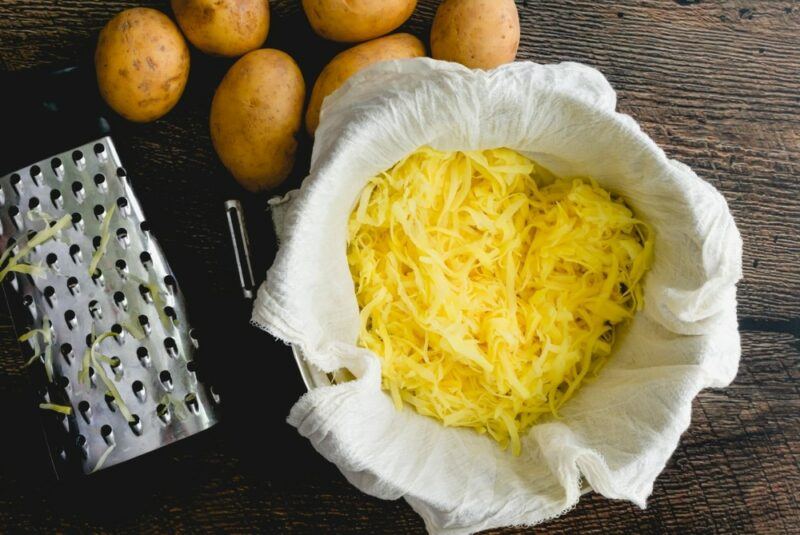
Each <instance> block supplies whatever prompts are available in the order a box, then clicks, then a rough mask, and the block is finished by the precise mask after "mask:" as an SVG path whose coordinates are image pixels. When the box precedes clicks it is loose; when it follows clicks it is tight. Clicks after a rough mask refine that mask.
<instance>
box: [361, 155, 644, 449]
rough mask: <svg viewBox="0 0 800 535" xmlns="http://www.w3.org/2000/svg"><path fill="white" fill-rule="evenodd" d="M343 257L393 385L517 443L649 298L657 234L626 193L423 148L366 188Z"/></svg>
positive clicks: (368, 344)
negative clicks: (648, 274)
mask: <svg viewBox="0 0 800 535" xmlns="http://www.w3.org/2000/svg"><path fill="white" fill-rule="evenodd" d="M348 231H349V242H348V250H347V258H348V262H349V265H350V270H351V273H352V275H353V280H354V282H355V288H356V295H357V298H358V303H359V306H360V309H361V330H360V336H359V345H361V346H362V347H365V348H368V349H370V350H372V351H373V352H374V353H375V354H376V355H378V356H379V357H380V358H381V360H382V379H383V388H384V389H385V390H387V391H388V392H389V393H390V394H391V396H392V398H393V400H394V403H395V404H396V406H397V407H398V409H399V408H402V406H403V402H405V403H408V404H409V405H411V406H412V407H414V409H416V410H417V412H419V413H420V414H423V415H426V416H431V417H433V418H436V419H438V420H440V421H441V422H443V423H444V425H447V426H461V427H469V428H473V429H475V430H476V431H478V432H480V433H488V434H489V435H490V436H491V437H492V438H494V439H495V440H496V441H497V442H499V443H500V445H501V446H503V447H504V448H505V447H508V446H509V445H510V447H511V450H512V451H513V452H514V453H515V454H519V452H520V450H521V443H520V436H521V435H522V433H523V432H525V431H526V430H527V429H528V428H530V427H531V425H533V424H534V423H535V422H536V421H537V419H539V418H540V417H541V416H542V415H545V414H556V413H557V411H558V409H559V407H560V406H561V405H562V404H563V403H564V402H566V401H567V400H568V399H569V398H570V397H571V396H572V395H573V394H574V393H575V390H576V389H577V388H578V386H579V385H580V384H581V381H582V380H583V379H584V378H585V377H586V375H587V374H594V373H596V371H597V370H598V369H599V368H600V366H602V365H603V363H604V362H605V361H606V359H607V358H608V356H609V353H610V351H611V346H612V342H613V338H614V326H615V325H617V324H619V323H620V322H623V321H625V320H626V319H628V318H630V317H631V316H632V315H633V313H634V312H635V311H636V310H637V309H639V308H641V306H642V289H641V285H640V282H641V279H642V276H643V275H644V273H645V271H646V270H647V268H648V267H649V264H650V262H651V257H652V248H653V243H652V239H651V237H650V235H651V233H650V231H649V229H648V227H647V226H646V225H645V224H644V223H642V222H641V221H639V220H638V219H636V218H635V217H634V215H633V213H632V212H631V210H630V209H629V208H628V207H626V206H625V204H624V203H623V202H622V201H621V200H619V199H617V198H615V197H613V196H612V195H610V194H609V193H608V192H607V191H605V190H604V189H602V188H600V187H599V186H598V185H597V184H596V183H594V182H592V181H587V180H578V179H574V180H561V179H554V178H553V177H550V176H549V175H547V173H546V172H544V171H543V170H541V169H540V168H537V167H536V165H535V164H534V163H533V162H532V161H530V160H529V159H527V158H525V157H523V156H522V155H520V154H518V153H516V152H514V151H512V150H509V149H493V150H487V151H482V152H447V153H446V152H439V151H435V150H433V149H430V148H422V149H419V150H418V151H417V152H415V153H413V154H411V155H410V156H408V157H407V158H406V159H404V160H402V161H401V162H399V163H397V164H396V165H395V166H394V167H393V168H392V169H390V170H388V171H386V172H385V173H382V174H380V175H379V176H376V177H374V178H373V179H372V180H371V181H370V182H369V183H368V184H367V186H366V187H365V188H364V190H363V192H362V194H361V197H360V199H359V200H358V202H357V205H356V207H355V209H354V211H353V214H352V216H351V218H350V222H349V229H348Z"/></svg>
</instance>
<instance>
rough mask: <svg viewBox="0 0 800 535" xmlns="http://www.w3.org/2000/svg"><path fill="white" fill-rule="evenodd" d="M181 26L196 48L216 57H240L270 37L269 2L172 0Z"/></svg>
mask: <svg viewBox="0 0 800 535" xmlns="http://www.w3.org/2000/svg"><path fill="white" fill-rule="evenodd" d="M172 11H174V12H175V18H176V19H178V25H179V26H180V27H181V30H183V33H185V34H186V38H187V39H189V42H191V43H192V44H193V45H194V46H196V47H197V48H199V49H200V50H202V51H203V52H205V53H206V54H213V55H215V56H228V57H234V56H241V55H242V54H246V53H247V52H250V51H251V50H255V49H256V48H259V47H261V45H263V44H264V41H265V40H266V39H267V33H269V0H172Z"/></svg>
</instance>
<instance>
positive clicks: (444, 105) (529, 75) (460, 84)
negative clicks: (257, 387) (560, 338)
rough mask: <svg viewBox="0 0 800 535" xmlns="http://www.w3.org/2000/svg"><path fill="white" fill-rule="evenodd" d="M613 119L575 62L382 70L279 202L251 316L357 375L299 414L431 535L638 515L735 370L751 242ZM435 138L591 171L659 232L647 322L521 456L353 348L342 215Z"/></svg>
mask: <svg viewBox="0 0 800 535" xmlns="http://www.w3.org/2000/svg"><path fill="white" fill-rule="evenodd" d="M615 107H616V95H615V93H614V91H613V89H612V88H611V86H610V85H609V83H608V82H607V81H606V79H605V78H604V77H603V75H602V74H600V73H599V72H598V71H596V70H594V69H592V68H589V67H586V66H584V65H580V64H575V63H561V64H558V65H538V64H535V63H528V62H525V63H514V64H510V65H506V66H503V67H500V68H498V69H496V70H493V71H488V72H483V71H471V70H468V69H466V68H464V67H461V66H459V65H456V64H452V63H445V62H438V61H434V60H430V59H414V60H400V61H393V62H387V63H382V64H378V65H376V66H373V67H371V68H369V69H366V70H364V71H362V72H360V73H358V74H357V75H355V76H353V77H352V78H351V79H350V80H349V81H348V82H347V83H346V84H345V85H344V86H343V87H342V88H341V89H339V90H338V91H336V92H335V93H334V94H333V95H331V96H330V97H328V98H327V99H326V100H325V103H324V106H323V110H322V122H321V124H320V127H319V129H318V130H317V137H316V143H315V145H314V153H313V157H312V162H311V172H310V175H309V176H308V178H306V179H305V181H304V183H303V185H302V187H301V188H300V189H299V190H295V191H293V192H291V193H290V194H288V195H287V196H286V197H284V198H282V199H275V200H273V201H272V203H271V204H272V210H273V217H274V222H275V226H276V229H277V232H278V236H279V240H280V248H279V251H278V254H277V257H276V259H275V263H274V264H273V266H272V267H271V269H270V270H269V272H268V274H267V280H266V282H265V283H264V285H263V286H262V287H261V288H260V290H259V293H258V298H257V301H256V304H255V307H254V311H253V322H254V323H255V324H256V325H259V326H261V327H262V328H264V329H265V330H267V331H268V332H270V333H272V334H273V335H274V336H276V337H277V338H279V339H281V340H283V341H284V342H286V343H289V344H293V345H296V346H299V348H300V349H301V350H302V352H303V354H304V355H305V356H306V357H307V360H308V361H310V363H312V364H313V365H314V366H317V367H318V368H320V369H321V370H323V371H326V372H329V371H334V370H337V369H339V368H342V367H347V368H349V369H350V370H351V371H352V372H353V373H354V374H355V375H356V377H357V380H355V381H352V382H349V383H345V384H342V385H338V386H331V387H322V388H318V389H315V390H313V391H311V392H309V393H308V394H306V395H304V396H303V397H302V398H301V399H300V400H299V401H298V402H297V404H296V405H295V406H294V407H293V409H292V411H291V414H290V415H289V422H290V423H291V424H292V425H294V426H296V427H297V428H298V430H299V432H300V433H301V434H302V435H304V436H306V437H308V439H309V440H310V441H311V442H312V444H313V445H314V447H315V448H316V449H317V451H319V452H320V453H321V454H322V455H323V456H325V458H327V459H328V460H330V461H331V462H333V463H335V464H336V465H337V466H338V467H339V469H340V470H341V471H342V473H343V474H344V475H345V477H347V479H348V480H349V481H350V482H351V483H352V484H353V485H355V486H356V487H358V488H359V489H361V490H362V491H364V492H366V493H368V494H371V495H373V496H378V497H380V498H385V499H396V498H405V499H406V500H407V501H408V503H409V504H411V506H412V507H413V508H414V510H416V511H417V512H418V513H419V514H420V515H421V516H422V517H423V519H424V520H425V524H426V526H427V529H428V531H429V532H431V533H453V534H455V533H469V532H474V531H478V530H482V529H488V528H492V527H498V526H508V525H533V524H536V523H538V522H542V521H543V520H545V519H548V518H552V517H554V516H558V515H560V514H562V513H564V512H566V511H567V510H569V509H570V508H571V507H573V506H574V505H575V504H576V503H577V501H578V498H579V496H580V494H581V490H582V487H585V488H588V487H591V489H594V490H595V491H596V492H599V493H601V494H603V495H604V496H606V497H608V498H614V499H626V500H630V501H631V502H633V503H635V504H637V505H638V506H640V507H644V506H645V502H646V500H647V497H648V495H649V494H650V493H651V491H652V488H653V482H654V480H655V478H656V477H657V476H658V474H659V472H661V470H662V469H663V468H664V465H665V463H666V462H667V460H668V459H669V457H670V455H671V454H672V452H673V451H674V450H675V447H676V445H677V442H678V439H679V437H680V435H681V433H682V432H683V431H684V430H685V429H686V428H687V426H688V425H689V420H690V413H691V404H692V399H693V398H694V397H695V395H696V394H697V393H698V392H699V391H700V390H701V389H703V388H705V387H722V386H725V385H727V384H729V383H730V382H731V381H732V380H733V378H734V376H735V375H736V370H737V367H738V363H739V355H740V346H739V334H738V330H737V320H736V286H735V285H736V282H737V281H738V280H739V279H740V278H741V275H742V272H741V254H742V252H741V249H742V243H741V238H740V236H739V233H738V230H737V229H736V226H735V224H734V221H733V218H732V217H731V214H730V213H729V211H728V207H727V204H726V202H725V200H724V199H723V197H722V196H721V195H720V194H719V193H718V192H717V191H716V190H715V189H714V188H713V187H712V186H711V185H709V184H708V183H706V182H704V181H703V180H701V179H700V178H698V177H697V175H695V173H694V172H692V170H691V169H690V168H688V167H687V166H685V165H683V164H681V163H679V162H676V161H674V160H669V159H668V158H667V157H666V156H665V155H664V152H663V151H662V150H661V149H659V148H658V147H657V146H656V145H655V144H654V143H653V141H652V140H650V138H649V137H647V136H646V135H645V134H644V133H643V132H642V131H641V130H640V128H639V126H638V125H637V124H636V122H635V121H634V120H633V119H631V118H630V117H629V116H626V115H621V114H619V113H617V112H615ZM421 145H430V146H432V147H434V148H436V149H440V150H476V149H486V148H493V147H509V148H512V149H515V150H517V151H519V152H520V153H522V154H524V155H526V156H528V157H530V158H532V159H534V160H536V161H537V162H539V163H541V164H542V165H544V166H545V167H547V168H549V169H550V170H551V171H553V172H554V173H555V174H557V175H564V176H592V177H594V178H595V179H596V180H597V181H598V182H599V184H600V185H601V186H603V187H604V188H606V189H608V190H610V191H612V192H614V193H617V194H620V195H621V196H623V197H624V198H625V199H626V201H627V202H628V204H629V205H630V206H631V207H632V208H633V209H634V210H635V211H636V212H637V214H639V216H640V217H642V218H644V219H645V220H646V221H648V222H649V223H650V224H651V225H652V227H653V228H654V229H655V233H656V234H655V235H656V238H655V240H656V241H655V260H654V265H653V267H652V269H651V270H650V272H649V274H648V275H647V277H646V279H645V307H644V310H642V311H641V312H639V313H638V314H637V315H636V316H635V318H634V319H633V321H632V322H631V324H630V325H629V327H628V329H627V330H626V332H625V333H622V335H621V336H620V337H619V339H618V343H617V345H616V347H615V349H614V353H613V354H612V356H611V359H610V360H609V362H608V364H607V366H606V367H605V368H604V369H603V371H602V372H601V373H600V375H599V377H598V378H597V380H595V381H594V382H591V383H587V384H585V385H584V386H583V387H582V388H581V389H580V390H579V392H578V393H577V394H576V395H575V397H574V398H573V399H571V400H570V401H569V403H567V404H566V405H565V406H564V407H563V408H562V417H561V418H560V419H558V420H556V419H551V420H548V421H546V422H543V423H540V424H538V425H536V426H534V427H533V428H532V429H531V430H530V431H529V432H528V433H527V436H525V437H524V438H523V448H522V455H521V456H519V457H514V456H513V455H511V454H510V453H509V452H508V451H502V450H501V449H500V448H499V447H498V446H497V445H496V444H495V443H494V442H493V441H492V440H490V439H489V438H487V437H485V436H480V435H478V434H476V433H474V432H472V431H470V430H465V429H456V428H445V427H443V426H442V425H440V424H439V423H437V422H436V421H434V420H432V419H430V418H426V417H423V416H420V415H418V414H416V413H415V412H414V411H413V410H411V409H409V408H405V409H404V410H402V411H397V410H396V409H395V408H394V406H393V405H392V402H391V401H390V399H389V397H388V395H387V394H386V393H384V392H382V391H381V387H380V362H379V360H378V359H377V357H376V356H375V355H374V354H372V353H371V352H369V351H367V350H364V349H359V348H357V347H356V346H355V342H356V338H357V334H358V328H359V321H358V305H357V303H356V297H355V293H354V287H353V283H352V281H351V278H350V273H349V270H348V265H347V261H346V257H345V253H346V238H347V235H346V229H347V220H348V217H349V214H350V211H351V210H352V208H353V206H354V204H355V202H356V199H357V197H358V194H359V192H360V190H361V189H362V188H363V186H364V185H365V183H366V182H367V180H368V179H369V178H370V177H372V176H373V175H375V174H376V173H378V172H380V171H382V170H384V169H387V168H389V167H391V166H392V164H394V163H395V162H397V161H398V160H400V159H401V158H402V157H404V156H405V155H406V154H408V153H410V152H412V151H413V150H415V149H416V148H418V147H419V146H421ZM587 485H588V487H587Z"/></svg>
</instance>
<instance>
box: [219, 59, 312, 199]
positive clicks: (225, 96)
mask: <svg viewBox="0 0 800 535" xmlns="http://www.w3.org/2000/svg"><path fill="white" fill-rule="evenodd" d="M305 94H306V87H305V82H304V81H303V75H302V74H301V73H300V69H299V68H298V66H297V64H296V63H295V62H294V60H293V59H292V58H291V57H290V56H289V55H288V54H286V53H284V52H281V51H280V50H275V49H271V48H262V49H260V50H254V51H253V52H249V53H248V54H245V55H244V56H243V57H242V58H240V59H239V60H238V61H237V62H236V63H234V64H233V66H232V67H231V68H230V70H228V73H227V74H226V75H225V77H224V78H223V79H222V82H221V83H220V85H219V87H218V88H217V92H216V93H215V94H214V100H213V101H212V103H211V119H210V127H211V141H212V142H213V144H214V149H215V150H216V151H217V154H218V155H219V157H220V159H221V160H222V163H223V164H224V165H225V167H227V168H228V170H229V171H230V172H231V174H232V175H233V176H234V178H235V179H236V180H237V181H238V182H239V183H240V184H241V185H242V186H243V187H245V188H246V189H248V190H250V191H259V190H263V189H268V188H272V187H275V186H277V185H278V184H280V183H281V182H283V181H284V180H285V179H286V177H287V176H288V175H289V173H290V172H291V170H292V166H293V165H294V158H295V151H296V150H297V140H296V139H295V135H296V134H297V131H298V130H300V125H301V123H302V118H303V101H304V100H305Z"/></svg>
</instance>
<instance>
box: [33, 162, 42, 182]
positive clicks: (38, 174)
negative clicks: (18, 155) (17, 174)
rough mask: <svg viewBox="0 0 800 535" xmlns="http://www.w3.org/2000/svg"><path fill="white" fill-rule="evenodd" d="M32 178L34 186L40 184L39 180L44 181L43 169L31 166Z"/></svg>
mask: <svg viewBox="0 0 800 535" xmlns="http://www.w3.org/2000/svg"><path fill="white" fill-rule="evenodd" d="M31 178H32V179H33V182H34V184H38V183H39V180H41V179H42V168H41V167H39V166H38V165H34V166H31Z"/></svg>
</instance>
